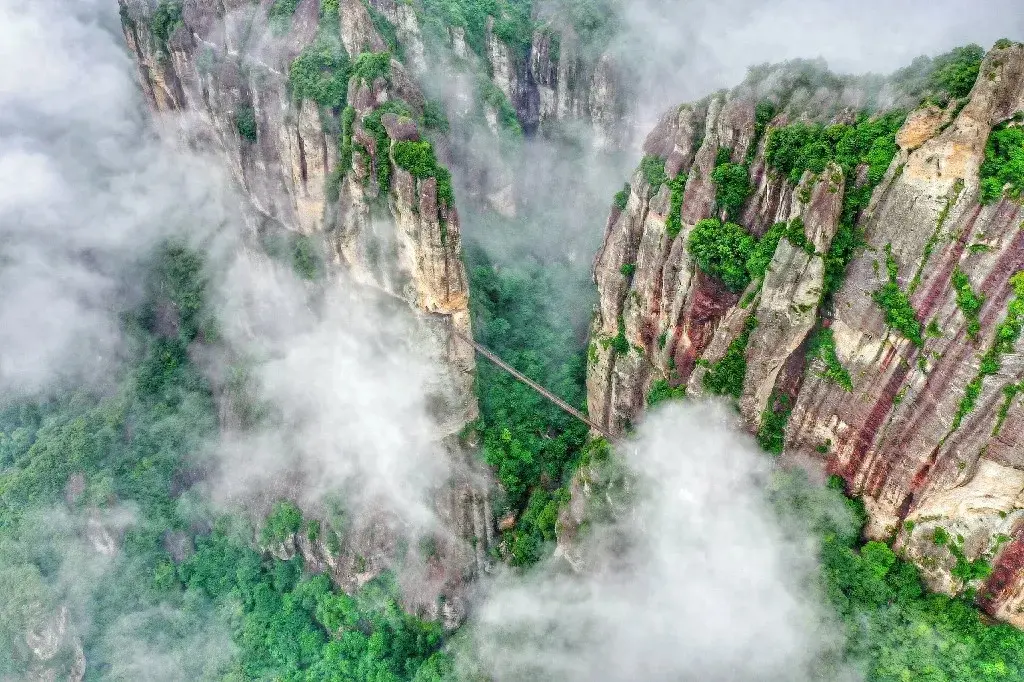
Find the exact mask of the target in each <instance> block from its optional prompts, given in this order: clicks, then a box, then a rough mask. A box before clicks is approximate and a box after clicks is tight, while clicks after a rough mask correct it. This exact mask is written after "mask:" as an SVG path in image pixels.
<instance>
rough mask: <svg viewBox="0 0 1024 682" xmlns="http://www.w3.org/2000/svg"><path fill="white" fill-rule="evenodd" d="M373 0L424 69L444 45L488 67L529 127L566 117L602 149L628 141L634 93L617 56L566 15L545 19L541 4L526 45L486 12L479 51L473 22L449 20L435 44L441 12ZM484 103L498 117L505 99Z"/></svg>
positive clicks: (547, 126) (541, 128)
mask: <svg viewBox="0 0 1024 682" xmlns="http://www.w3.org/2000/svg"><path fill="white" fill-rule="evenodd" d="M369 4H370V6H371V7H372V8H373V9H374V10H375V11H377V12H379V13H380V14H381V15H383V16H384V17H386V18H387V19H388V20H389V21H390V22H391V24H392V25H394V27H395V31H396V35H397V39H398V42H399V43H400V44H401V45H402V49H403V52H404V54H405V61H406V62H407V64H408V65H409V67H410V69H411V70H412V71H413V73H414V74H416V75H417V76H424V75H428V72H429V69H430V68H431V67H432V66H433V67H436V66H437V62H438V61H440V60H438V58H437V56H436V55H431V54H430V52H429V51H430V49H431V47H434V48H435V49H436V48H438V47H440V48H442V49H444V50H446V52H447V54H446V55H445V57H444V58H443V60H444V61H447V60H449V59H454V63H456V64H458V63H459V62H466V63H469V64H471V65H473V66H475V68H476V69H477V70H479V71H480V72H481V73H483V74H486V76H487V78H488V79H489V81H490V83H492V84H493V86H495V87H496V88H497V90H498V91H499V92H500V93H501V94H502V95H503V96H504V98H505V99H506V100H507V101H508V103H509V104H510V105H511V107H512V109H513V110H514V111H515V114H516V119H517V120H518V123H519V125H520V126H521V127H522V129H523V131H524V132H525V133H526V134H527V135H530V134H533V133H537V132H539V133H541V134H544V133H549V132H553V131H554V130H555V128H556V127H557V126H558V125H559V124H561V123H568V122H572V123H574V124H579V123H582V124H584V125H587V126H589V127H590V130H591V133H592V139H593V142H594V144H595V146H596V147H597V148H599V149H605V150H613V149H620V148H622V145H623V144H624V143H625V140H624V136H623V135H622V130H623V122H624V120H625V119H626V118H627V116H628V115H629V110H628V103H627V100H628V97H627V95H626V93H625V91H624V90H623V83H622V78H621V76H620V74H619V71H618V69H617V67H616V64H615V62H614V59H613V58H612V57H611V55H610V54H606V53H601V54H592V52H593V51H592V50H589V49H587V48H586V47H584V46H583V45H582V44H581V40H580V38H579V36H578V35H577V34H576V32H575V30H574V29H573V28H572V26H570V25H569V24H568V23H567V22H566V21H564V20H563V19H561V18H560V17H557V16H556V17H553V18H552V19H548V20H543V21H542V20H541V19H540V18H539V16H538V15H537V12H536V8H535V9H534V15H533V17H532V20H533V22H534V23H536V24H537V26H538V28H536V29H535V30H533V32H532V35H531V36H530V39H529V42H528V43H525V44H523V45H519V46H514V45H510V44H509V43H508V42H506V40H505V39H503V38H502V37H501V36H500V35H499V31H498V30H497V29H496V21H495V18H494V17H487V18H486V22H485V30H484V35H483V37H482V39H483V44H482V46H481V50H480V54H476V53H475V52H474V49H473V47H471V45H470V44H469V41H468V39H467V35H466V31H467V29H466V28H464V27H461V26H457V25H450V26H446V27H445V28H444V33H443V35H441V36H440V42H441V45H433V46H431V45H430V40H431V36H429V34H428V35H425V33H428V32H427V31H425V28H424V25H425V24H426V23H428V22H430V21H431V19H436V17H430V16H428V13H427V11H426V10H425V9H424V8H423V7H421V6H420V4H419V3H404V2H396V0H369ZM488 99H491V98H488ZM485 107H486V108H487V109H488V110H489V111H488V114H487V116H488V119H490V120H492V121H495V122H496V121H497V120H498V119H499V118H500V115H501V112H500V111H499V110H498V108H499V107H498V106H496V105H495V103H494V102H493V101H490V102H486V103H485ZM495 127H496V126H495Z"/></svg>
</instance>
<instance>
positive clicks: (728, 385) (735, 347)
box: [702, 315, 757, 400]
mask: <svg viewBox="0 0 1024 682" xmlns="http://www.w3.org/2000/svg"><path fill="white" fill-rule="evenodd" d="M756 328H757V318H756V317H754V316H753V315H751V316H750V317H748V318H747V322H746V325H744V328H743V333H742V334H740V335H739V336H737V337H736V338H735V339H733V342H732V343H730V344H729V348H728V349H726V351H725V355H724V356H723V357H722V359H721V360H719V361H718V362H715V363H712V365H711V366H710V367H709V368H708V371H707V373H705V374H704V379H703V382H702V383H703V386H704V388H705V389H707V391H708V392H709V393H712V394H714V395H728V396H732V397H733V398H736V399H737V400H738V399H739V397H740V395H741V394H742V393H743V381H744V379H746V377H747V343H748V342H749V341H750V333H751V332H752V331H754V329H756Z"/></svg>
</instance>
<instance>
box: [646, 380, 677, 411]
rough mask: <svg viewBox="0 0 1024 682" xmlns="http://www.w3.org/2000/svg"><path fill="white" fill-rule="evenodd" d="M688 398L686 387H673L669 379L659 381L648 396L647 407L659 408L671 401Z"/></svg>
mask: <svg viewBox="0 0 1024 682" xmlns="http://www.w3.org/2000/svg"><path fill="white" fill-rule="evenodd" d="M685 397H686V386H672V384H671V383H669V381H668V379H658V380H657V381H655V382H654V384H653V385H652V386H651V390H650V392H649V393H648V394H647V406H648V407H657V406H658V405H660V404H661V403H664V402H668V401H670V400H680V399H682V398H685Z"/></svg>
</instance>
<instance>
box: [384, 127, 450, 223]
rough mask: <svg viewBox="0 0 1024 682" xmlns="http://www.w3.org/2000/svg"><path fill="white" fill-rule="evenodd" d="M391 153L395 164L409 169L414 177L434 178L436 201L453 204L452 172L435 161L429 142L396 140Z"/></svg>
mask: <svg viewBox="0 0 1024 682" xmlns="http://www.w3.org/2000/svg"><path fill="white" fill-rule="evenodd" d="M391 153H392V154H393V155H394V157H395V165H397V166H398V167H399V168H404V169H405V170H407V171H409V172H410V173H411V174H412V176H413V177H414V178H417V179H420V180H425V179H426V178H436V179H437V200H438V202H439V203H441V204H443V205H445V206H448V207H449V208H450V207H452V206H454V205H455V192H454V190H453V189H452V174H451V172H450V171H449V170H448V169H447V168H445V167H444V166H442V165H441V164H439V163H438V162H437V156H436V155H435V154H434V146H433V145H432V144H430V142H427V141H426V140H423V141H421V142H396V143H395V145H394V148H393V149H392V152H391Z"/></svg>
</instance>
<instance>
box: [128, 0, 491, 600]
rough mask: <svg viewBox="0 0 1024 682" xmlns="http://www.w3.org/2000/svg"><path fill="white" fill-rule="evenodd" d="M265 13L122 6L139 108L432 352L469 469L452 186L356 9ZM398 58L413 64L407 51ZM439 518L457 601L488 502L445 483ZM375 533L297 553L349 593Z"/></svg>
mask: <svg viewBox="0 0 1024 682" xmlns="http://www.w3.org/2000/svg"><path fill="white" fill-rule="evenodd" d="M273 6H274V3H267V2H264V3H262V4H257V5H254V4H253V3H251V2H248V0H235V1H231V0H196V1H194V2H185V3H183V4H175V3H170V4H169V3H162V4H161V5H159V6H158V7H157V8H156V9H155V10H154V8H153V7H152V6H151V5H150V4H149V3H146V2H137V1H136V0H120V7H121V17H122V24H123V29H124V36H125V39H126V41H127V44H128V47H129V49H130V50H131V52H132V54H133V55H134V57H135V60H136V62H137V64H138V68H139V75H140V82H141V85H142V89H143V91H144V92H145V95H146V98H147V100H148V102H149V104H150V107H151V108H152V109H153V111H154V113H155V114H158V115H163V114H173V115H174V117H173V120H174V121H176V122H180V123H181V126H180V127H181V129H182V130H183V131H184V134H185V137H186V138H187V141H188V142H189V143H190V144H191V145H193V146H194V147H197V148H199V149H201V150H202V151H206V152H213V153H215V154H216V156H218V157H219V158H220V159H221V160H222V162H223V163H224V164H225V165H226V166H227V167H228V168H229V169H230V170H231V173H232V175H233V176H234V178H235V180H236V181H237V184H238V186H239V188H240V189H241V191H242V193H243V195H244V196H245V197H246V198H247V199H248V200H249V201H250V202H251V204H252V207H253V208H254V209H255V210H256V212H257V214H258V215H259V216H260V219H261V220H262V222H263V225H262V226H261V229H267V230H271V231H278V232H280V231H281V230H282V229H283V230H284V231H286V232H285V233H286V234H292V235H303V236H305V237H306V238H311V239H313V240H316V241H319V242H322V244H323V247H324V250H325V252H326V253H327V254H328V260H329V261H330V262H331V263H332V264H333V265H334V266H336V267H340V268H343V269H344V270H346V271H347V272H348V273H349V274H350V275H351V276H352V277H353V278H354V279H355V280H356V281H358V282H360V283H362V284H365V285H368V286H370V287H373V288H375V289H379V290H382V291H384V292H386V293H387V294H390V295H392V296H394V297H397V298H399V299H402V300H404V301H405V302H406V303H407V304H408V306H409V307H410V308H411V309H412V311H414V313H416V314H417V316H418V318H419V319H420V322H421V325H420V326H421V331H422V333H423V334H426V335H429V336H430V337H432V338H433V340H434V341H435V343H433V344H427V343H424V344H422V345H423V347H425V348H427V347H436V348H438V349H441V351H440V354H439V355H438V356H437V357H436V358H435V360H436V362H437V363H438V364H439V365H440V366H442V367H445V368H446V369H447V372H446V375H447V377H448V382H447V385H446V386H442V387H439V391H438V394H439V396H441V400H442V401H443V403H444V405H443V408H439V409H438V410H436V412H437V422H438V440H441V441H444V442H445V443H446V445H448V449H449V452H450V453H451V456H452V457H453V458H454V459H455V460H459V461H460V463H462V464H466V465H468V459H466V455H465V454H464V453H462V451H461V449H460V447H459V445H458V435H457V434H458V433H459V431H460V430H461V429H462V428H463V426H464V425H465V424H466V423H467V422H468V421H471V420H473V419H475V418H476V416H477V405H476V399H475V396H474V394H473V377H474V372H475V356H474V353H473V350H472V348H470V347H469V346H468V345H467V344H465V343H464V342H461V341H459V340H458V339H457V338H456V337H455V335H454V332H458V333H461V334H463V335H466V336H470V335H471V329H470V318H469V308H468V289H467V281H466V272H465V268H464V266H463V263H462V254H461V245H460V235H459V216H458V212H457V210H456V207H455V205H454V200H453V197H452V193H451V184H450V176H448V174H447V171H446V170H445V169H444V167H443V166H440V165H439V164H438V163H437V159H436V157H435V152H434V150H433V147H432V146H428V145H427V143H425V142H423V141H422V139H421V136H422V134H423V129H422V128H423V124H422V120H423V114H424V98H423V95H422V93H421V91H420V89H419V87H418V86H417V85H416V83H415V82H414V81H413V79H412V77H411V76H410V75H409V74H408V72H407V71H406V69H405V67H404V66H403V64H402V63H401V62H399V61H397V60H395V59H393V58H391V57H390V56H389V55H388V54H387V53H386V52H385V50H386V49H387V43H386V41H385V39H384V38H383V37H382V36H381V34H380V33H379V32H378V31H377V29H376V28H375V27H374V23H373V18H372V17H371V15H370V13H369V10H368V8H367V6H366V5H364V3H363V2H361V0H340V2H334V3H331V2H326V1H325V2H324V3H322V4H321V2H319V1H318V0H301V1H300V2H298V3H297V6H296V8H295V11H294V14H292V15H290V16H286V17H284V18H283V19H282V18H272V17H269V16H268V12H269V13H270V14H271V15H272V14H273ZM401 7H402V6H398V5H396V6H394V7H392V9H393V11H394V12H397V13H399V14H400V13H401V11H402V10H401ZM335 13H336V14H335ZM406 23H408V22H406ZM400 25H405V24H400ZM342 48H343V49H342ZM420 52H421V51H420ZM409 54H410V56H411V58H412V59H413V60H414V61H415V59H416V54H417V52H416V50H415V49H410V51H409ZM303 67H306V68H303ZM349 74H351V77H349ZM417 142H419V143H420V144H412V145H410V144H409V143H417ZM400 143H405V146H404V147H402V148H401V152H399V151H398V150H399V148H400ZM402 154H404V156H403V155H402ZM399 156H400V157H401V159H402V165H400V164H399V162H398V161H396V157H399ZM410 159H411V160H410ZM463 468H465V467H460V469H463ZM437 507H438V511H439V514H440V515H441V517H442V518H443V519H445V520H446V521H447V522H448V524H449V527H450V529H451V530H452V531H453V534H454V536H455V538H456V539H457V541H456V542H451V543H448V542H442V543H441V556H440V559H436V560H434V561H433V563H434V565H433V567H432V568H431V576H432V577H431V580H432V582H433V583H435V584H436V586H438V590H437V591H438V592H440V593H441V594H444V595H446V596H448V597H453V596H457V595H458V594H459V593H460V591H461V587H462V585H463V583H464V579H465V578H466V577H467V576H471V575H472V574H473V573H475V572H476V571H478V570H480V569H482V568H483V567H484V566H485V564H486V563H487V555H486V551H487V548H488V546H489V544H490V543H491V541H492V539H493V536H494V533H493V528H492V526H493V522H492V514H491V510H490V507H489V502H488V499H487V490H486V488H485V487H482V486H481V485H480V483H479V481H476V479H475V477H473V478H471V477H470V476H468V475H460V477H459V479H458V480H453V481H452V483H451V485H450V486H449V487H448V489H446V490H445V491H443V492H442V493H441V494H440V496H439V498H438V500H437ZM379 531H380V528H375V524H373V523H369V524H367V527H366V528H365V530H362V531H361V530H359V529H358V527H357V529H356V530H355V532H350V533H349V534H348V537H346V541H345V545H344V546H343V548H342V551H341V553H340V556H339V555H338V553H337V551H335V552H333V553H332V552H329V551H327V550H326V549H325V548H324V547H313V546H312V544H311V543H306V545H310V546H308V547H303V549H305V550H308V551H307V552H306V553H307V554H308V555H309V558H310V560H312V561H314V563H316V564H318V565H321V566H325V567H327V568H329V569H330V570H331V572H332V574H333V575H334V577H335V579H336V580H337V581H338V582H339V583H340V584H342V585H345V586H354V585H356V584H358V583H360V582H364V581H365V580H366V579H368V577H372V575H373V574H375V573H376V572H378V571H379V570H383V569H386V568H387V567H388V566H387V563H388V561H389V557H391V556H393V555H394V552H395V551H396V547H397V537H392V538H390V539H388V537H389V533H387V532H383V533H382V532H379ZM300 544H301V543H300ZM320 544H321V545H322V544H323V543H320ZM451 603H452V600H449V604H450V605H451ZM429 608H430V609H436V608H437V604H436V603H434V604H433V605H430V606H429ZM453 608H454V610H453ZM457 611H458V608H457V607H451V606H450V607H449V609H448V610H447V611H446V612H445V614H444V615H445V616H446V617H450V618H452V619H455V618H457V616H458V614H457V613H456V612H457ZM435 615H440V614H435Z"/></svg>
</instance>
